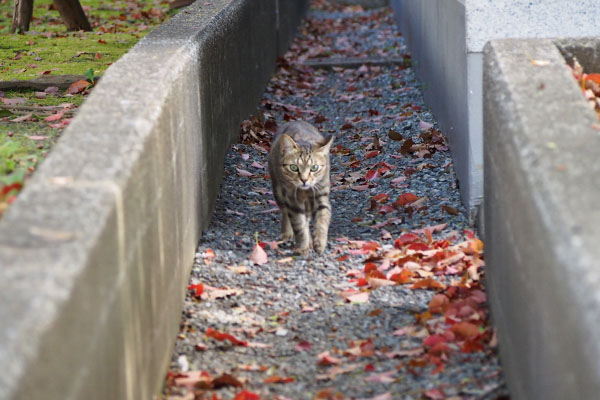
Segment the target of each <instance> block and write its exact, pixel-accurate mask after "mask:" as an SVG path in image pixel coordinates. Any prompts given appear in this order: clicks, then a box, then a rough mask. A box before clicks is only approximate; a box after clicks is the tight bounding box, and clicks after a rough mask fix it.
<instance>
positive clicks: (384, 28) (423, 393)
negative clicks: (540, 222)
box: [163, 0, 507, 400]
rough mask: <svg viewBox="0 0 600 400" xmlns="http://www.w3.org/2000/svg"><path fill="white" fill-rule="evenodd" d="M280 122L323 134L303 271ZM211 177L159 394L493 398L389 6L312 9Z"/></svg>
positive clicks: (463, 248)
mask: <svg viewBox="0 0 600 400" xmlns="http://www.w3.org/2000/svg"><path fill="white" fill-rule="evenodd" d="M356 59H359V61H358V62H355V61H356ZM294 119H304V120H306V121H309V122H311V123H313V124H314V125H316V126H317V127H318V128H319V129H320V130H321V131H322V132H325V133H331V134H334V135H335V141H334V144H333V147H332V155H331V161H332V172H331V175H332V195H331V201H332V208H333V218H332V223H331V229H330V235H329V246H328V249H327V251H326V252H325V254H324V255H323V256H316V255H315V254H314V253H312V254H311V256H310V257H309V258H308V259H306V258H298V257H292V251H291V245H290V243H277V242H276V241H277V238H278V235H279V232H280V230H279V214H278V210H277V208H276V206H275V203H274V201H273V197H272V194H271V187H270V182H269V179H268V171H267V169H266V166H267V162H266V155H267V149H268V148H269V144H270V141H271V137H272V134H273V132H274V131H275V130H276V128H277V126H278V125H281V124H282V123H283V122H284V121H287V120H294ZM225 169H226V171H225V179H224V181H223V183H222V185H221V192H220V195H219V199H218V201H217V205H216V210H215V212H214V215H213V218H212V222H211V225H210V228H209V229H208V230H207V231H206V232H204V235H203V238H202V241H201V243H200V245H199V248H198V252H197V255H196V263H195V265H194V267H193V273H192V276H191V279H190V286H189V291H188V294H187V299H186V303H185V309H184V312H183V317H182V321H181V333H180V335H179V337H178V339H177V342H176V345H175V350H174V352H173V356H172V362H171V368H170V371H169V374H168V376H167V379H166V381H165V389H164V394H163V398H165V399H171V400H174V399H190V400H191V399H238V400H239V399H259V398H260V399H280V400H283V399H351V398H352V399H378V400H385V399H399V398H402V399H422V398H425V399H444V398H454V399H467V398H468V399H499V398H507V397H506V396H507V390H506V387H505V384H504V381H503V376H502V370H501V367H500V364H499V360H498V357H497V354H496V349H495V343H496V337H495V334H494V330H493V328H492V327H490V325H489V324H490V322H489V313H488V309H487V305H486V295H485V289H484V287H483V274H484V263H483V260H482V258H483V244H482V243H481V241H479V239H477V237H476V236H475V235H474V234H473V232H472V230H471V229H472V228H471V227H470V226H469V225H468V222H467V220H466V218H465V210H464V209H463V208H462V206H461V204H460V200H459V192H458V189H457V186H456V177H455V174H454V170H453V166H452V161H451V157H450V153H449V151H448V148H447V147H446V142H445V139H444V136H443V135H442V133H441V132H440V131H439V130H438V129H437V128H436V123H435V121H434V120H433V118H432V115H431V114H430V112H429V111H428V109H427V107H425V105H424V104H423V99H422V95H421V92H420V89H419V82H417V81H416V78H415V76H414V73H413V71H412V69H411V68H410V56H409V55H407V53H406V48H405V45H404V41H403V39H402V37H401V36H400V34H399V33H398V32H397V30H396V27H395V25H394V20H393V14H392V11H391V10H390V9H388V8H383V9H375V10H363V9H361V8H360V7H341V6H335V5H331V4H329V3H327V2H326V1H324V0H321V1H315V2H313V4H312V8H311V11H310V13H309V15H308V18H307V20H306V21H305V22H304V23H303V25H302V27H301V32H300V34H299V36H298V37H297V38H296V40H295V42H294V44H293V46H292V48H291V50H290V51H289V52H288V53H287V55H286V56H285V59H284V60H282V61H281V62H280V65H279V68H278V71H277V73H276V75H275V76H274V77H273V78H272V79H271V81H270V83H269V85H268V87H267V89H266V91H265V93H264V96H263V99H262V102H261V104H260V108H259V110H258V112H257V114H256V116H252V117H250V118H249V119H248V120H247V121H245V122H244V123H243V124H242V132H241V138H240V143H237V144H235V145H233V147H232V148H231V150H230V152H229V154H228V156H227V160H226V167H225ZM257 241H258V242H260V243H261V245H262V246H264V248H265V251H266V254H267V257H268V259H267V262H266V263H262V264H260V265H259V264H258V263H255V262H254V261H258V262H260V260H259V259H257V258H256V259H254V258H253V259H251V252H252V251H253V248H254V246H255V245H256V243H257Z"/></svg>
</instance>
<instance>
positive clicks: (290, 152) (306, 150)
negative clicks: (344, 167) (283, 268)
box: [269, 121, 333, 255]
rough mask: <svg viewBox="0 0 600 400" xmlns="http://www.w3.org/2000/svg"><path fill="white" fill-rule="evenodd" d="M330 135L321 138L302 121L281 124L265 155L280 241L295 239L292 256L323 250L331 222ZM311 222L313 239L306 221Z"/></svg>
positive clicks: (313, 128)
mask: <svg viewBox="0 0 600 400" xmlns="http://www.w3.org/2000/svg"><path fill="white" fill-rule="evenodd" d="M331 143H333V136H327V137H323V136H322V135H321V134H320V133H319V131H318V130H317V129H316V128H315V127H314V126H312V125H311V124H309V123H308V122H305V121H293V122H288V123H286V124H284V125H282V126H281V127H280V128H279V129H278V130H277V133H276V135H275V138H274V140H273V143H272V145H271V151H270V152H269V174H270V175H271V185H272V188H273V195H274V197H275V201H276V202H277V205H278V206H279V209H280V210H281V240H291V239H292V237H293V238H294V239H295V246H294V247H295V249H294V253H296V254H300V255H307V254H308V252H309V249H310V247H312V248H313V249H314V250H315V251H316V252H317V253H319V254H321V253H323V251H324V250H325V248H326V247H327V235H328V231H329V223H330V221H331V203H330V202H329V191H330V187H331V182H330V179H329V170H330V162H329V149H330V147H331ZM311 219H314V221H315V224H314V225H315V226H314V238H313V239H311V236H310V222H311Z"/></svg>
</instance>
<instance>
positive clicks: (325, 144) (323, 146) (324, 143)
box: [317, 135, 333, 153]
mask: <svg viewBox="0 0 600 400" xmlns="http://www.w3.org/2000/svg"><path fill="white" fill-rule="evenodd" d="M332 143H333V135H329V136H326V137H324V138H323V140H320V141H319V142H318V143H317V144H318V146H319V151H322V152H323V153H329V149H330V148H331V144H332Z"/></svg>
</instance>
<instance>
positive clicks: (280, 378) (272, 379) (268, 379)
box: [263, 375, 296, 383]
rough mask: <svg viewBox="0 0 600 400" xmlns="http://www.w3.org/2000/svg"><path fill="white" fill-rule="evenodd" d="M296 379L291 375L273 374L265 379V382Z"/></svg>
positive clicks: (281, 381) (285, 381)
mask: <svg viewBox="0 0 600 400" xmlns="http://www.w3.org/2000/svg"><path fill="white" fill-rule="evenodd" d="M295 380H296V379H295V378H293V377H291V376H287V377H283V376H279V375H273V376H269V377H268V378H265V379H263V383H291V382H294V381H295Z"/></svg>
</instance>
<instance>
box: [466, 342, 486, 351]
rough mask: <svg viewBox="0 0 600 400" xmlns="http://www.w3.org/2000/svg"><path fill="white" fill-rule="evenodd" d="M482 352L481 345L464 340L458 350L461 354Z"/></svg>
mask: <svg viewBox="0 0 600 400" xmlns="http://www.w3.org/2000/svg"><path fill="white" fill-rule="evenodd" d="M484 350H485V348H484V347H483V344H481V343H479V342H475V341H472V340H465V342H464V343H463V345H462V347H461V349H460V351H461V352H463V353H477V352H480V351H484Z"/></svg>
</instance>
